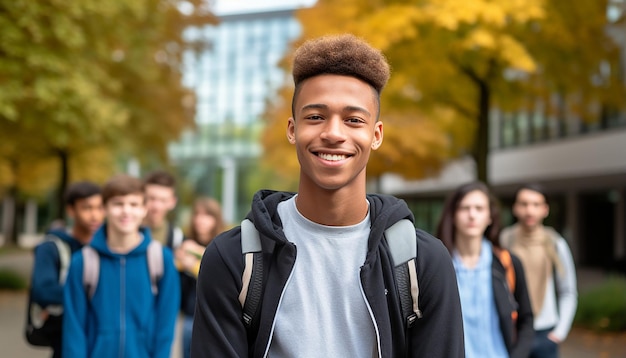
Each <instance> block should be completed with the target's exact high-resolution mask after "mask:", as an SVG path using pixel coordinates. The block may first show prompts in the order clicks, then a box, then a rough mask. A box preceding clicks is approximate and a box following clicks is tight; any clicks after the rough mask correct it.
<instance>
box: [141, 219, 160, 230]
mask: <svg viewBox="0 0 626 358" xmlns="http://www.w3.org/2000/svg"><path fill="white" fill-rule="evenodd" d="M145 225H146V226H147V227H149V228H151V229H158V228H161V227H163V225H165V218H159V219H153V220H149V219H146V222H145Z"/></svg>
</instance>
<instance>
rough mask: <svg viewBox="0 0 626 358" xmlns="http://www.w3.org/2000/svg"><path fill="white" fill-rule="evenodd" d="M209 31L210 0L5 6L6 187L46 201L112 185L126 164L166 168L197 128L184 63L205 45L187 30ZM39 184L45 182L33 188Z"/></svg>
mask: <svg viewBox="0 0 626 358" xmlns="http://www.w3.org/2000/svg"><path fill="white" fill-rule="evenodd" d="M207 22H215V18H214V17H213V16H212V15H211V13H210V12H209V11H208V3H206V2H204V1H201V0H174V1H166V0H132V1H127V0H112V1H107V2H104V3H103V2H101V1H96V0H77V1H70V2H63V1H51V0H47V1H28V0H13V1H1V2H0V32H1V33H2V34H3V36H2V41H0V130H2V131H3V133H11V135H10V136H6V137H5V136H3V142H4V143H3V144H2V146H1V147H0V154H2V157H1V158H2V159H3V160H0V172H1V173H3V174H4V173H6V174H7V175H6V176H5V175H3V176H2V179H1V180H0V181H1V182H0V186H4V187H5V188H6V187H13V186H15V187H17V188H18V189H19V191H20V192H31V191H35V192H38V193H39V194H42V192H45V191H46V190H49V189H50V186H51V185H53V184H54V183H57V184H59V182H60V181H61V182H63V181H67V180H69V179H73V178H84V179H93V180H102V178H103V177H106V176H108V175H109V174H110V173H112V172H113V171H115V168H114V167H113V163H114V158H115V157H116V156H118V155H122V156H125V157H127V158H128V157H131V156H136V157H140V158H142V157H143V156H142V155H143V154H144V153H148V156H157V157H159V158H161V159H162V160H165V148H166V144H167V142H169V141H171V140H174V139H176V138H177V137H178V135H179V133H180V132H181V131H182V130H183V129H184V128H186V127H190V126H192V125H193V115H194V114H193V110H192V108H193V105H194V103H193V102H194V100H193V96H192V95H191V92H190V91H189V90H187V89H186V88H184V87H183V85H182V83H181V62H182V54H183V51H185V50H186V49H189V48H190V46H195V44H190V43H187V42H186V41H185V39H184V38H183V30H184V29H185V28H186V27H188V26H190V25H198V24H202V23H207ZM59 161H60V165H59ZM15 163H19V165H16V164H15ZM95 164H99V166H98V167H96V165H95ZM55 165H56V166H57V168H56V170H50V169H51V168H52V166H55ZM100 165H102V166H100ZM38 166H42V168H46V169H45V170H43V169H42V170H38V169H37V168H38ZM22 167H23V168H22ZM22 172H24V173H25V174H21V173H22ZM42 173H47V174H46V175H43V176H41V174H42ZM33 177H37V178H42V180H43V179H45V180H43V181H42V183H40V185H39V186H37V187H36V188H28V187H25V185H26V186H27V185H29V184H28V183H29V182H30V180H28V179H31V178H33ZM55 177H56V178H55ZM60 184H61V185H64V184H65V183H60Z"/></svg>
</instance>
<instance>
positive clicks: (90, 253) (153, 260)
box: [81, 240, 164, 299]
mask: <svg viewBox="0 0 626 358" xmlns="http://www.w3.org/2000/svg"><path fill="white" fill-rule="evenodd" d="M81 252H82V254H83V286H84V287H85V291H87V297H89V299H92V298H93V295H94V294H95V293H96V288H97V287H98V279H99V278H100V255H99V254H98V252H97V251H96V250H95V249H94V248H93V247H91V246H89V245H86V246H83V248H82V249H81ZM146 256H147V261H148V272H149V273H150V287H151V289H152V294H154V295H155V296H156V295H157V294H158V293H159V281H160V280H161V277H163V270H164V264H163V245H161V243H160V242H158V241H156V240H151V241H150V243H149V244H148V248H147V252H146Z"/></svg>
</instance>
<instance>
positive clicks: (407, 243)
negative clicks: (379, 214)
mask: <svg viewBox="0 0 626 358" xmlns="http://www.w3.org/2000/svg"><path fill="white" fill-rule="evenodd" d="M385 238H386V240H387V245H389V251H390V254H391V259H392V260H393V265H394V271H395V279H396V286H397V289H398V294H399V296H400V307H401V309H402V315H403V316H404V318H405V320H406V324H407V327H408V328H411V327H412V326H413V324H414V323H415V321H416V320H417V319H418V318H421V317H422V311H421V310H420V308H419V282H418V280H417V266H416V256H417V235H416V232H415V226H413V223H412V222H411V221H410V220H408V219H403V220H400V221H398V222H396V223H395V224H393V225H392V226H391V227H389V228H388V229H387V230H385Z"/></svg>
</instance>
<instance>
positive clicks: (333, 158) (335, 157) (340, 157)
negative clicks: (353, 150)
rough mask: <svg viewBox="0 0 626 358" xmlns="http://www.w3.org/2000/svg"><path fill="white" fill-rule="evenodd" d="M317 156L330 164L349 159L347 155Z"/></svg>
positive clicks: (326, 154)
mask: <svg viewBox="0 0 626 358" xmlns="http://www.w3.org/2000/svg"><path fill="white" fill-rule="evenodd" d="M317 156H318V157H320V158H322V159H324V160H328V161H330V162H338V161H341V160H344V159H347V158H348V156H347V155H345V154H328V153H317Z"/></svg>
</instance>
